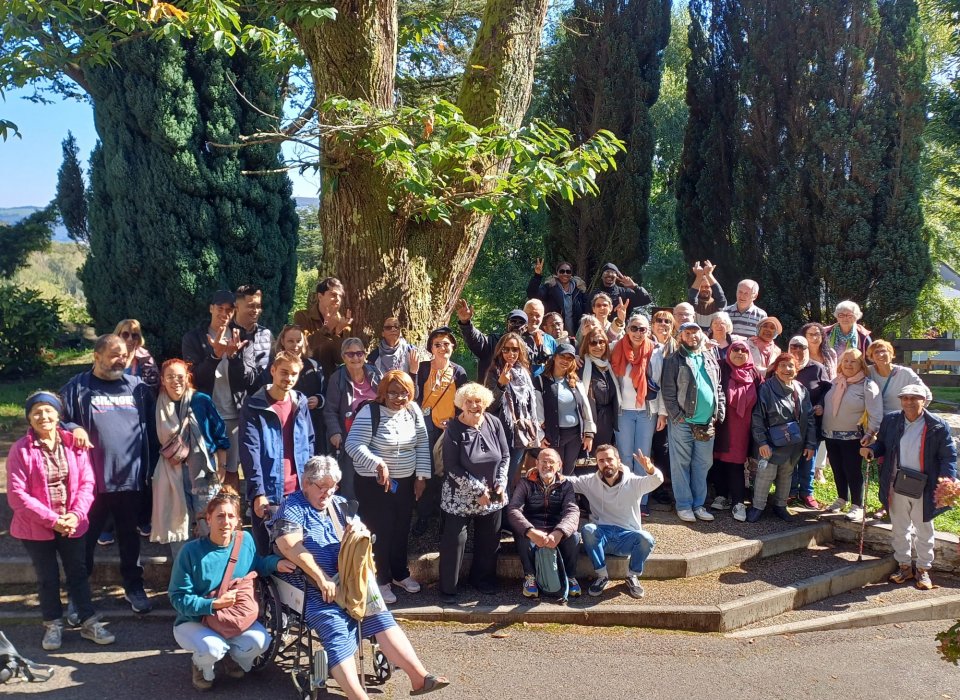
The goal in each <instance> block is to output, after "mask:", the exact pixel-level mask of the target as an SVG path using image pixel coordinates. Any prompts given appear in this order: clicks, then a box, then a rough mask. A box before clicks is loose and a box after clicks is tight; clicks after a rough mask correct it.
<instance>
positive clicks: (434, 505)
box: [414, 416, 443, 520]
mask: <svg viewBox="0 0 960 700" xmlns="http://www.w3.org/2000/svg"><path fill="white" fill-rule="evenodd" d="M426 420H427V436H428V437H429V438H430V465H431V467H434V469H433V474H432V475H431V476H430V478H429V479H427V487H426V488H425V489H424V491H423V495H422V496H420V500H419V501H417V502H416V505H415V506H414V507H415V509H416V511H417V519H418V520H429V519H430V518H432V517H433V516H435V515H439V514H440V496H441V492H442V489H443V478H442V477H439V476H436V473H437V472H436V467H435V465H434V464H433V447H434V445H436V444H437V440H440V439H442V438H443V431H442V430H440V429H439V428H438V427H436V426H435V425H434V424H433V421H432V420H430V417H429V416H428V417H427V419H426Z"/></svg>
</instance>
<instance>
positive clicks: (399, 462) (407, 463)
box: [346, 403, 433, 479]
mask: <svg viewBox="0 0 960 700" xmlns="http://www.w3.org/2000/svg"><path fill="white" fill-rule="evenodd" d="M372 428H373V424H372V422H371V419H370V404H367V405H366V406H364V407H363V408H361V409H360V412H359V413H358V414H357V417H356V418H355V419H354V421H353V425H352V426H350V432H349V433H347V442H346V450H347V454H349V455H350V457H351V459H353V464H354V467H355V469H356V473H357V474H359V475H360V476H374V477H375V476H376V475H377V465H378V464H380V462H381V461H382V462H385V463H386V465H387V468H388V469H389V470H390V477H391V478H394V479H402V478H404V477H408V476H412V475H413V474H414V473H416V475H417V476H421V477H423V478H425V479H429V478H430V476H431V475H432V474H433V471H432V467H431V465H430V440H429V438H428V437H427V425H426V423H425V422H424V420H423V413H422V412H421V410H420V407H419V406H417V405H416V404H415V403H411V404H408V405H407V407H406V409H401V410H400V411H391V410H390V409H389V408H387V407H386V406H383V405H381V406H380V425H379V426H378V428H377V434H376V435H373V434H372V432H373V431H372Z"/></svg>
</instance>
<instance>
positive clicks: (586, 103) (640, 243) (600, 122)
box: [548, 0, 671, 280]
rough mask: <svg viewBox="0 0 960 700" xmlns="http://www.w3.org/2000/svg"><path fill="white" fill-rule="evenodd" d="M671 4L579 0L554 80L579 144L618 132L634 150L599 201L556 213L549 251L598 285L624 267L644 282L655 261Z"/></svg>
mask: <svg viewBox="0 0 960 700" xmlns="http://www.w3.org/2000/svg"><path fill="white" fill-rule="evenodd" d="M670 5H671V3H670V0H638V1H637V2H630V3H622V2H618V1H617V0H574V3H573V8H572V9H571V10H570V12H569V13H568V15H567V17H566V18H565V20H564V22H565V24H567V25H569V26H571V27H573V29H574V30H573V31H572V32H568V33H567V34H566V35H565V37H564V38H563V43H564V44H565V46H564V47H563V48H562V49H561V50H560V51H558V52H557V55H556V56H557V61H556V63H555V64H554V65H553V66H552V67H551V72H552V77H551V78H550V79H549V80H548V85H549V88H548V89H550V90H551V91H552V92H553V93H554V96H553V97H552V98H551V99H550V101H551V102H552V104H553V105H554V109H555V114H552V115H551V116H552V117H553V118H554V119H556V121H557V123H558V125H560V126H563V127H565V128H567V129H569V130H570V131H571V132H572V133H573V134H574V136H575V138H576V139H578V140H579V139H583V138H589V137H590V136H592V135H593V134H594V133H596V132H597V130H599V129H609V130H610V131H612V132H613V133H615V134H616V135H617V137H618V138H620V139H622V140H623V141H624V143H625V144H626V153H625V154H624V155H623V156H622V157H621V158H618V163H617V170H615V171H608V172H606V173H602V174H601V175H599V176H598V177H597V185H598V187H599V188H600V194H599V196H597V197H584V198H581V199H578V200H577V201H576V202H575V203H573V204H570V203H569V202H563V203H560V204H558V205H556V206H553V207H552V208H551V215H550V229H551V233H550V236H549V239H548V246H549V248H550V249H551V250H552V251H553V252H554V254H555V256H558V259H560V258H564V259H567V260H570V261H572V262H573V263H574V264H575V265H576V268H577V271H578V274H580V275H581V276H583V277H584V278H587V279H590V278H592V277H594V276H595V275H596V273H597V272H598V271H599V269H600V266H601V265H602V264H603V263H605V262H608V261H610V260H613V261H616V262H617V264H618V265H619V266H620V267H621V269H622V270H623V271H624V272H625V274H630V275H632V276H634V278H635V279H637V280H639V279H640V270H641V268H642V267H643V265H644V264H645V263H646V261H647V257H648V253H649V243H648V233H649V213H648V210H647V205H648V200H649V198H650V186H651V181H652V177H653V171H652V161H653V152H654V145H655V139H654V133H653V125H652V122H651V121H650V114H649V111H650V108H651V107H652V106H653V104H654V103H655V102H656V101H657V98H658V96H659V94H660V77H661V73H662V70H663V52H664V49H665V48H666V46H667V42H668V40H669V38H670Z"/></svg>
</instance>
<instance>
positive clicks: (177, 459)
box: [160, 406, 190, 465]
mask: <svg viewBox="0 0 960 700" xmlns="http://www.w3.org/2000/svg"><path fill="white" fill-rule="evenodd" d="M189 420H190V407H189V406H187V412H186V413H185V414H184V416H183V420H182V421H180V429H179V430H178V431H177V432H176V434H175V435H171V436H170V439H169V440H167V441H166V442H165V443H164V444H163V446H162V447H161V448H160V454H161V455H163V458H164V459H165V460H167V461H168V462H170V464H173V465H177V464H182V463H183V462H184V461H186V459H187V457H189V456H190V438H189V437H184V432H185V431H186V429H187V421H189Z"/></svg>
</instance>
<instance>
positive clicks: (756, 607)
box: [0, 557, 960, 632]
mask: <svg viewBox="0 0 960 700" xmlns="http://www.w3.org/2000/svg"><path fill="white" fill-rule="evenodd" d="M895 568H896V563H895V562H894V561H893V559H892V557H888V558H885V559H879V560H874V561H869V562H865V563H857V564H850V565H849V566H845V567H841V568H840V569H836V570H834V571H832V572H828V573H825V574H822V575H820V576H814V577H811V578H808V579H804V580H802V581H798V582H797V583H795V584H792V585H790V586H786V587H782V588H776V589H773V590H770V591H766V592H764V593H758V594H756V595H752V596H748V597H746V598H744V599H742V600H738V601H735V602H730V603H721V604H720V605H677V606H667V605H609V606H603V605H601V604H598V605H597V606H596V607H594V608H586V609H584V608H570V607H565V606H560V605H555V604H552V603H550V602H547V601H544V602H541V603H536V604H534V605H533V606H532V607H531V605H529V604H526V605H520V604H517V605H496V606H493V605H485V606H477V607H473V608H461V607H459V606H455V605H448V606H437V605H429V606H424V607H411V608H403V607H395V608H392V612H393V613H394V615H396V616H397V617H398V618H402V619H406V620H411V621H417V622H461V623H465V624H478V623H481V624H483V623H485V624H512V623H515V622H528V623H558V624H575V625H591V626H599V627H610V626H625V627H647V628H655V629H673V630H685V631H688V632H726V631H729V630H733V629H737V628H739V627H743V626H745V625H749V624H752V623H753V622H757V621H759V620H764V619H768V618H770V617H774V616H776V615H780V614H781V613H784V612H787V611H789V610H793V609H795V608H797V607H801V606H803V605H808V604H810V603H813V602H816V601H818V600H822V599H824V598H828V597H830V596H833V595H837V594H838V593H844V592H846V591H848V590H851V589H853V588H859V587H861V586H864V585H866V584H868V583H873V582H875V581H878V580H883V579H885V578H886V577H887V576H888V575H889V574H890V573H891V572H892V571H893V570H894V569H895ZM958 597H960V596H958ZM104 617H105V619H107V620H112V619H150V618H161V619H172V618H173V617H174V614H173V611H172V610H170V609H167V608H159V609H157V610H154V611H153V612H151V613H149V614H148V615H145V616H144V615H138V614H136V613H134V612H132V611H131V610H117V611H107V612H105V613H104ZM0 620H2V621H5V622H36V613H34V612H32V611H17V612H2V613H0Z"/></svg>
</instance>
